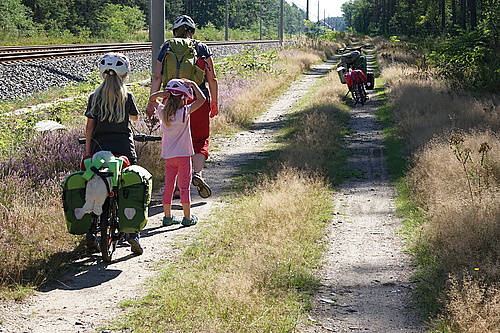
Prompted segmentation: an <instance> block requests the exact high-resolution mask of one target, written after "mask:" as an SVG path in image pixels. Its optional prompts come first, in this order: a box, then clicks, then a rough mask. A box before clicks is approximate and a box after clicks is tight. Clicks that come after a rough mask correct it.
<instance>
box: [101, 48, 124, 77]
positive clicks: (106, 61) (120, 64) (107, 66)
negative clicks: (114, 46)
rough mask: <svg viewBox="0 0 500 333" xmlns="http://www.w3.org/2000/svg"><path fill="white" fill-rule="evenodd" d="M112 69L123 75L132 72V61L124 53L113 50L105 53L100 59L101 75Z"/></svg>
mask: <svg viewBox="0 0 500 333" xmlns="http://www.w3.org/2000/svg"><path fill="white" fill-rule="evenodd" d="M110 70H112V71H114V72H115V73H116V74H117V75H119V76H123V75H125V74H128V73H129V72H130V61H129V60H128V58H127V57H126V56H125V55H124V54H122V53H116V52H111V53H107V54H105V55H104V56H103V57H102V58H101V61H99V71H100V72H101V76H102V75H103V74H104V73H105V72H109V71H110Z"/></svg>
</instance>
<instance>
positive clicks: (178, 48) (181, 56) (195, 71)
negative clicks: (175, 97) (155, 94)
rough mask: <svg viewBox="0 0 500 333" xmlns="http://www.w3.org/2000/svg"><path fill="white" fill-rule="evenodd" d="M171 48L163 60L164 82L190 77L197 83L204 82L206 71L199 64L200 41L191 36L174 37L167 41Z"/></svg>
mask: <svg viewBox="0 0 500 333" xmlns="http://www.w3.org/2000/svg"><path fill="white" fill-rule="evenodd" d="M167 43H168V45H169V49H168V50H167V51H166V52H165V57H164V58H163V61H162V64H163V65H162V78H163V79H162V82H163V85H166V84H167V82H168V81H170V80H171V79H190V80H193V81H194V82H196V84H197V85H200V84H202V83H203V80H204V78H205V71H204V70H203V69H201V68H200V67H199V66H198V64H197V61H198V54H197V44H198V41H197V40H195V39H190V38H172V39H170V40H169V41H167Z"/></svg>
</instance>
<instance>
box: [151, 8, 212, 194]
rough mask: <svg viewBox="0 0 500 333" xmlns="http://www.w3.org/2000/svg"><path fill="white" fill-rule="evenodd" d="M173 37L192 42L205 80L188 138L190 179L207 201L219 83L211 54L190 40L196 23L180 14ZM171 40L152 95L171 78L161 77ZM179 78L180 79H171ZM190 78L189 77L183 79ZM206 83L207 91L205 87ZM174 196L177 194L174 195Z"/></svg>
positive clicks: (161, 54) (158, 64) (160, 61)
mask: <svg viewBox="0 0 500 333" xmlns="http://www.w3.org/2000/svg"><path fill="white" fill-rule="evenodd" d="M172 30H173V35H174V37H175V38H182V39H187V40H188V41H193V42H194V43H193V44H194V45H195V52H196V58H197V59H196V65H197V66H198V67H199V68H201V69H202V70H203V71H204V79H203V82H202V83H201V84H199V87H200V89H201V91H202V92H203V93H204V95H205V96H206V101H205V103H203V105H202V106H201V107H200V109H199V110H198V111H197V112H195V113H193V114H192V116H191V136H192V141H193V148H194V155H193V157H192V164H193V176H192V183H193V185H194V186H195V187H196V188H197V189H198V193H199V195H200V196H201V197H202V198H208V197H209V196H210V195H211V194H212V191H211V189H210V187H209V186H208V184H207V183H206V182H205V181H204V179H203V177H202V171H203V167H204V166H205V161H206V160H207V159H208V147H209V136H210V119H209V118H212V117H215V116H216V115H217V114H218V112H219V111H218V83H217V78H216V75H215V69H214V64H213V61H212V52H211V51H210V49H209V48H208V46H207V45H206V44H205V43H203V42H200V41H197V40H194V39H192V37H193V35H194V33H195V31H196V24H195V22H194V21H193V19H192V18H191V17H189V16H187V15H181V16H179V17H178V18H176V19H175V21H174V24H173V28H172ZM170 44H171V43H170V41H166V42H165V43H164V44H163V46H162V47H161V50H160V52H159V54H158V57H157V61H156V66H155V72H154V77H153V79H152V82H151V94H153V93H155V92H157V91H159V90H160V89H161V87H162V86H163V87H165V86H166V84H167V82H168V81H169V80H170V79H171V78H167V77H165V75H164V62H165V59H166V56H167V54H168V53H169V52H172V50H171V48H170ZM174 78H180V77H174ZM184 78H186V79H191V80H193V78H191V77H184ZM207 84H208V88H207ZM146 111H147V114H148V116H150V117H152V116H153V115H154V112H155V111H154V107H153V105H152V104H151V103H149V104H148V106H147V108H146ZM174 195H176V194H174Z"/></svg>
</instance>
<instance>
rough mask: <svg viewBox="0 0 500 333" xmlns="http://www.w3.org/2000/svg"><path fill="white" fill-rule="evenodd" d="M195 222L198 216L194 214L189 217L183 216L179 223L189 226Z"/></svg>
mask: <svg viewBox="0 0 500 333" xmlns="http://www.w3.org/2000/svg"><path fill="white" fill-rule="evenodd" d="M196 223H198V218H197V217H196V216H195V215H191V219H187V218H185V217H183V218H182V222H181V224H182V225H183V226H185V227H190V226H192V225H195V224H196Z"/></svg>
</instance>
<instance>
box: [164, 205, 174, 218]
mask: <svg viewBox="0 0 500 333" xmlns="http://www.w3.org/2000/svg"><path fill="white" fill-rule="evenodd" d="M163 212H164V214H165V217H172V205H167V204H163Z"/></svg>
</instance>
